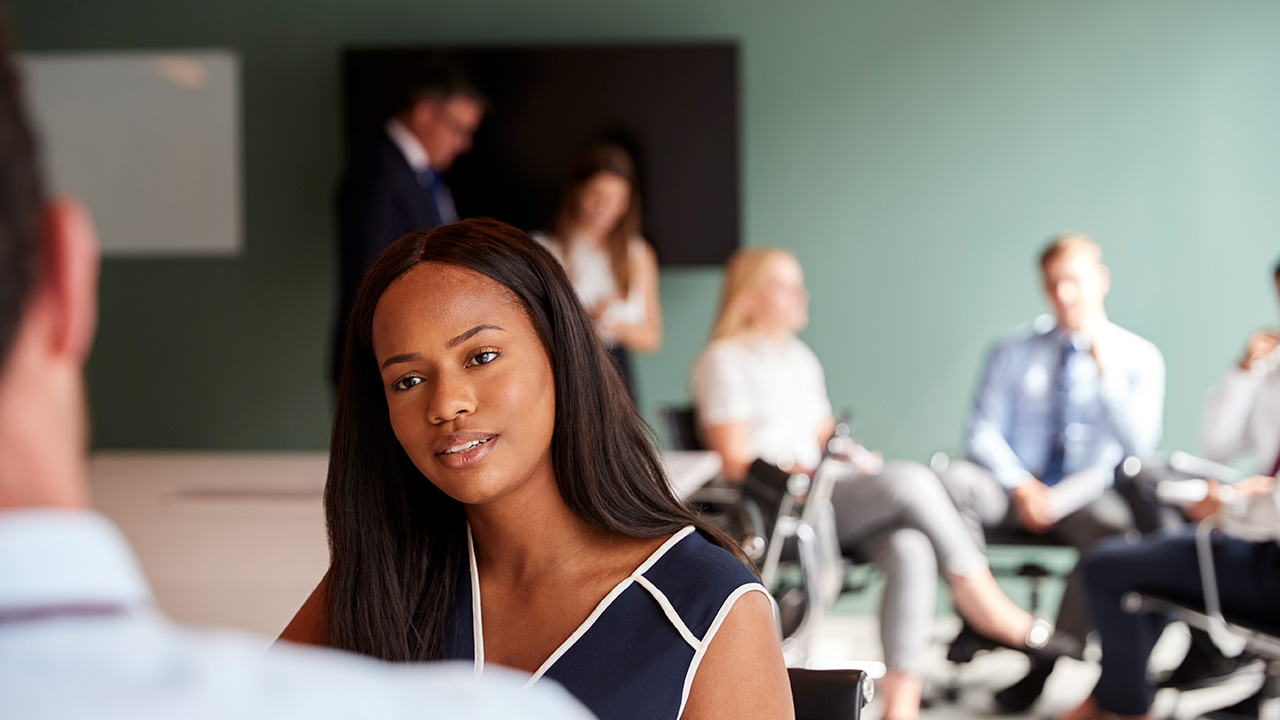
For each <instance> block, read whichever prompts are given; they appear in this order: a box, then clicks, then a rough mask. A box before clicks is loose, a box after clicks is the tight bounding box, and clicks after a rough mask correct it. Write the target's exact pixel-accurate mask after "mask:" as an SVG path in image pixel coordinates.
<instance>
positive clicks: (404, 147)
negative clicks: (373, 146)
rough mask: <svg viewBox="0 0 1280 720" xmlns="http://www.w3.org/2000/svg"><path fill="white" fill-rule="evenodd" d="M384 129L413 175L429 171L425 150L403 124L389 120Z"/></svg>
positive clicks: (429, 161) (393, 119)
mask: <svg viewBox="0 0 1280 720" xmlns="http://www.w3.org/2000/svg"><path fill="white" fill-rule="evenodd" d="M386 129H387V137H389V138H391V142H392V144H394V145H395V146H396V149H398V150H399V151H400V154H401V155H404V161H405V162H407V163H409V167H410V168H412V169H413V172H414V174H421V173H423V172H425V171H427V170H430V169H431V158H429V157H427V149H426V148H424V147H422V143H421V142H419V141H418V138H417V137H415V136H414V134H413V132H412V131H410V130H409V128H408V127H407V126H405V124H404V123H402V122H400V121H399V120H397V119H395V118H391V119H390V120H388V121H387V125H386Z"/></svg>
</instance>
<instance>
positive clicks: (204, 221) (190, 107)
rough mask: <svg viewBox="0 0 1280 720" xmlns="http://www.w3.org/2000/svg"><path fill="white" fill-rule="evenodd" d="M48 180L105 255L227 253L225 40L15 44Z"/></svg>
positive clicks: (235, 112) (236, 97) (237, 179)
mask: <svg viewBox="0 0 1280 720" xmlns="http://www.w3.org/2000/svg"><path fill="white" fill-rule="evenodd" d="M20 61H21V64H22V66H23V70H24V72H25V75H26V79H27V95H28V99H29V102H30V105H31V108H32V112H33V113H34V115H35V117H36V122H37V123H38V128H39V133H40V135H41V143H42V146H43V151H44V161H45V172H46V178H47V181H48V184H49V186H50V189H51V191H53V192H56V193H60V194H68V195H73V196H75V197H77V198H79V199H80V200H81V201H82V202H84V204H85V205H86V206H88V208H89V211H90V212H91V213H92V215H93V218H94V223H95V224H96V226H97V229H98V236H99V239H100V240H101V242H102V248H103V252H104V253H105V254H107V255H137V256H174V255H235V254H237V253H239V252H240V250H241V248H242V246H243V239H242V235H243V233H242V221H241V197H242V192H241V170H240V166H241V142H240V62H239V58H238V57H237V56H236V55H235V54H234V53H232V52H231V51H228V50H220V49H208V50H203V49H202V50H181V51H174V52H163V51H156V52H151V51H145V52H142V51H111V52H76V53H53V52H32V53H23V54H22V55H21V56H20Z"/></svg>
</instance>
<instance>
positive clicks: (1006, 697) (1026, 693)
mask: <svg viewBox="0 0 1280 720" xmlns="http://www.w3.org/2000/svg"><path fill="white" fill-rule="evenodd" d="M1055 661H1056V658H1055V659H1053V660H1038V659H1036V658H1034V657H1033V658H1031V671H1030V672H1028V673H1027V675H1026V677H1024V678H1022V679H1021V680H1019V681H1018V682H1016V683H1014V684H1012V685H1010V686H1009V687H1007V688H1005V689H1004V690H1001V691H1000V692H998V693H996V696H995V701H996V711H997V712H999V713H1001V714H1013V713H1020V712H1025V711H1026V709H1027V708H1029V707H1031V706H1032V705H1034V704H1035V702H1036V699H1038V698H1039V697H1040V693H1042V692H1044V683H1045V681H1046V680H1048V679H1049V673H1051V672H1053V664H1054V662H1055Z"/></svg>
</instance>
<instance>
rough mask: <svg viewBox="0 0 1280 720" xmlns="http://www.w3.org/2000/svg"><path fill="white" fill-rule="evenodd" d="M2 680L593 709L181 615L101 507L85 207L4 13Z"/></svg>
mask: <svg viewBox="0 0 1280 720" xmlns="http://www.w3.org/2000/svg"><path fill="white" fill-rule="evenodd" d="M0 147H2V148H4V152H3V155H0V698H3V707H4V710H3V715H4V717H5V718H9V719H13V720H34V719H35V718H50V719H52V718H79V717H95V718H132V719H143V718H178V717H236V718H350V717H374V718H391V717H405V718H408V717H421V716H422V711H423V708H424V707H430V708H432V709H433V710H434V711H435V712H437V713H440V714H441V715H445V716H449V717H466V718H491V719H493V720H497V719H498V718H510V717H542V718H548V719H549V718H565V717H571V718H587V717H589V714H588V713H587V712H586V710H585V709H583V708H582V707H581V706H580V705H578V704H577V703H576V702H575V701H574V700H572V698H570V697H569V696H568V695H567V693H565V692H564V691H563V690H561V689H560V688H558V687H554V686H553V687H548V688H546V689H545V690H542V689H536V690H535V691H534V692H532V693H530V692H528V691H523V690H522V688H521V685H522V684H523V682H524V680H525V679H526V678H525V676H522V675H518V674H514V673H512V674H499V675H495V676H494V677H493V679H492V682H490V681H489V679H488V678H486V680H485V681H484V682H480V681H478V680H476V679H474V677H473V673H472V671H471V668H469V667H447V666H443V665H440V666H435V667H433V668H431V669H425V668H424V667H422V666H419V667H418V668H417V669H407V668H392V667H391V666H389V665H385V664H383V663H379V662H375V661H372V660H368V659H365V658H355V657H351V656H348V655H342V654H338V653H331V652H327V651H320V650H315V649H303V648H297V647H285V648H280V649H279V650H278V651H276V652H272V653H270V654H264V653H263V651H262V647H263V643H262V642H260V641H257V640H254V639H252V638H249V637H247V636H244V635H243V634H240V633H229V632H211V631H201V632H195V631H189V630H184V629H182V628H179V627H177V626H175V625H173V624H172V623H170V622H169V621H168V619H167V618H166V617H165V616H164V615H163V614H161V613H160V612H159V611H158V610H157V609H156V606H155V598H154V597H153V595H152V593H151V589H150V587H149V586H148V584H147V582H146V580H145V579H144V578H143V576H142V573H141V571H140V570H139V568H138V562H137V559H136V558H135V557H134V555H133V553H132V551H131V550H130V548H129V545H128V543H126V542H125V540H124V537H123V536H122V535H121V534H120V532H119V531H118V530H117V529H116V527H115V526H114V525H113V524H112V523H111V522H110V521H108V520H107V519H106V518H105V517H103V516H101V515H99V514H97V513H95V512H93V511H92V510H91V509H90V507H89V491H88V482H87V474H88V471H87V462H86V459H85V450H86V447H85V446H86V441H87V438H86V435H87V432H86V429H87V417H86V415H87V413H86V410H85V392H84V379H83V371H84V362H85V359H86V357H87V356H88V354H89V349H90V347H91V345H92V343H93V336H94V331H95V325H96V320H97V309H98V303H97V282H98V248H97V240H96V237H95V234H94V231H93V227H92V225H91V223H90V221H89V218H88V215H87V213H86V212H85V211H84V210H83V209H82V208H81V207H80V206H79V205H77V204H74V203H71V202H69V201H65V200H55V201H51V202H50V201H46V200H45V198H44V191H43V187H42V183H41V179H40V177H39V173H38V171H37V167H38V164H39V163H38V158H37V153H36V151H35V142H34V138H33V133H32V131H31V129H30V127H29V126H28V123H27V118H26V113H25V111H24V109H23V106H22V101H21V99H20V97H19V83H18V81H17V77H16V75H15V72H14V69H13V67H12V65H11V58H10V55H9V52H8V40H7V32H5V31H4V30H3V29H2V28H0Z"/></svg>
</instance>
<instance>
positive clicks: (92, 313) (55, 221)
mask: <svg viewBox="0 0 1280 720" xmlns="http://www.w3.org/2000/svg"><path fill="white" fill-rule="evenodd" d="M40 226H41V232H42V233H43V235H44V237H43V240H44V244H43V248H44V253H43V256H42V257H41V263H40V278H39V284H38V287H37V289H36V297H35V300H36V301H37V302H40V303H43V304H45V306H46V309H47V310H48V311H49V313H50V320H51V333H50V335H49V342H50V348H49V349H50V351H51V352H53V353H54V354H56V355H59V356H64V357H67V358H69V359H71V360H73V361H75V362H80V363H83V362H84V360H85V359H86V358H87V357H88V355H89V348H90V347H92V346H93V335H94V332H95V331H96V329H97V324H98V238H97V235H96V234H95V233H94V230H93V223H92V221H91V220H90V219H89V213H88V212H87V211H86V210H85V209H84V206H83V205H81V204H80V203H78V202H75V201H74V200H70V199H66V198H58V199H55V200H53V201H51V202H50V203H49V204H48V205H46V206H45V208H44V211H43V213H42V216H41V223H40Z"/></svg>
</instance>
